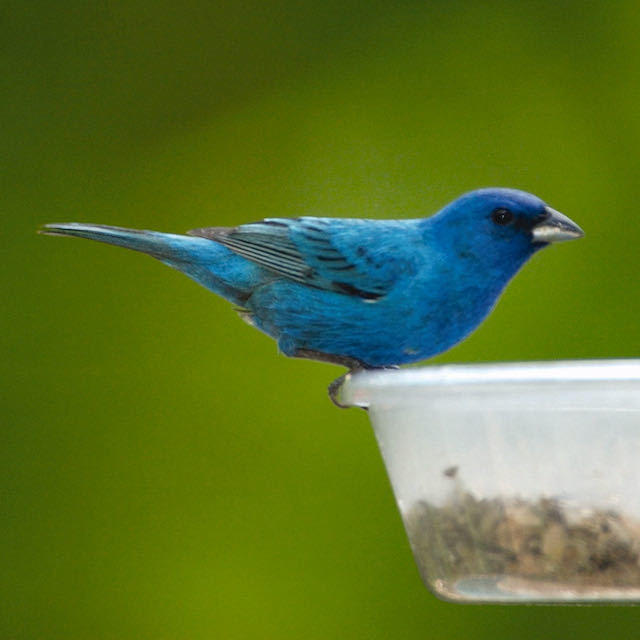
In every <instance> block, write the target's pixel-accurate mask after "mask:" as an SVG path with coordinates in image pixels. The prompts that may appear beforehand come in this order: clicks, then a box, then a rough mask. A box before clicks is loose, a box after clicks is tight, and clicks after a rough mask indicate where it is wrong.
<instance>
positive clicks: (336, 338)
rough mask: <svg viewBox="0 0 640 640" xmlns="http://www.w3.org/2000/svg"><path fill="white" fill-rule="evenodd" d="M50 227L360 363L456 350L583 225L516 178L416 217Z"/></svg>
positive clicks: (285, 338) (278, 334)
mask: <svg viewBox="0 0 640 640" xmlns="http://www.w3.org/2000/svg"><path fill="white" fill-rule="evenodd" d="M43 232H44V233H48V234H53V235H69V236H78V237H84V238H91V239H94V240H99V241H102V242H107V243H109V244H115V245H118V246H122V247H126V248H129V249H135V250H137V251H142V252H144V253H148V254H150V255H152V256H154V257H155V258H158V259H159V260H161V261H162V262H164V263H166V264H168V265H169V266H171V267H174V268H176V269H178V270H180V271H182V272H184V273H185V274H186V275H188V276H189V277H191V278H193V279H194V280H196V281H197V282H199V283H200V284H202V285H204V286H205V287H207V288H209V289H210V290H211V291H214V292H215V293H217V294H219V295H221V296H223V297H224V298H226V299H227V300H229V301H231V302H232V303H234V304H235V305H237V306H238V307H241V309H242V311H241V313H242V315H243V317H244V318H245V319H246V320H248V321H249V322H250V323H251V324H252V325H253V326H255V327H257V328H258V329H260V330H262V331H264V332H265V333H267V334H268V335H270V336H272V337H273V338H275V339H276V340H277V341H278V346H279V347H280V350H281V351H282V352H283V353H284V354H286V355H288V356H297V357H310V358H316V359H319V360H326V361H330V362H338V363H341V364H345V365H346V366H349V367H350V368H354V367H358V366H364V367H383V366H391V365H398V364H404V363H408V362H415V361H417V360H422V359H425V358H428V357H431V356H433V355H435V354H437V353H440V352H442V351H445V350H446V349H448V348H450V347H451V346H453V345H454V344H456V343H457V342H459V341H460V340H462V339H463V338H465V337H466V336H467V335H468V334H469V333H470V332H471V331H472V330H473V329H475V328H476V327H477V326H478V324H480V323H481V322H482V320H483V319H484V318H485V317H486V315H487V314H488V313H489V312H490V310H491V309H492V308H493V306H494V304H495V303H496V300H497V298H498V296H499V295H500V293H501V292H502V290H503V289H504V287H505V286H506V284H507V283H508V282H509V280H510V279H511V278H512V277H513V276H514V275H515V274H516V272H517V271H518V270H519V269H520V267H521V266H522V265H523V264H524V263H525V262H526V261H527V260H528V259H529V258H530V257H531V256H532V255H533V254H534V253H535V252H536V251H538V250H539V249H541V248H543V247H545V246H547V245H548V244H549V243H550V242H556V241H560V240H568V239H571V238H577V237H580V236H582V235H583V234H582V231H581V229H580V228H579V227H578V226H577V225H576V224H575V223H573V222H572V221H571V220H569V219H568V218H566V217H565V216H563V215H562V214H560V213H558V212H557V211H554V210H553V209H551V208H550V207H548V206H547V205H546V204H545V203H544V202H543V201H542V200H540V199H539V198H537V197H535V196H533V195H531V194H528V193H525V192H522V191H516V190H512V189H481V190H478V191H473V192H471V193H468V194H466V195H464V196H462V197H461V198H459V199H457V200H455V201H454V202H452V203H451V204H449V205H448V206H447V207H445V208H444V209H443V210H441V211H440V212H439V213H437V214H436V215H434V216H432V217H430V218H420V219H414V220H360V219H333V218H311V217H306V218H294V219H285V218H274V219H266V220H263V221H261V222H257V223H253V224H245V225H241V226H239V227H235V228H219V227H211V228H205V229H196V230H193V231H191V232H189V233H190V235H189V236H181V235H173V234H164V233H158V232H154V231H136V230H129V229H121V228H117V227H106V226H101V225H92V224H81V223H68V224H51V225H46V227H45V228H44V230H43Z"/></svg>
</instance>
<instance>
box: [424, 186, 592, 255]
mask: <svg viewBox="0 0 640 640" xmlns="http://www.w3.org/2000/svg"><path fill="white" fill-rule="evenodd" d="M430 220H431V222H432V225H433V226H432V232H433V233H435V234H436V237H437V238H438V240H439V241H440V242H443V243H445V244H447V245H448V247H449V248H450V249H453V251H454V252H458V254H459V255H460V256H461V257H466V256H469V257H471V258H473V259H474V261H478V262H480V263H485V264H487V266H489V265H491V266H492V267H494V268H495V267H498V268H499V267H500V266H501V265H502V266H504V267H507V266H515V267H517V266H520V265H521V264H522V263H523V262H524V261H525V260H526V259H527V258H529V257H530V256H531V255H532V254H533V253H535V252H536V251H537V250H539V249H541V248H543V247H546V246H547V245H548V244H549V243H552V242H562V241H565V240H572V239H575V238H581V237H582V236H583V235H584V232H583V231H582V229H581V228H580V227H579V226H578V225H577V224H576V223H575V222H573V221H572V220H570V219H569V218H567V217H566V216H565V215H563V214H561V213H560V212H559V211H556V210H555V209H552V208H551V207H549V206H548V205H547V204H546V203H545V202H543V201H542V200H541V199H540V198H538V197H537V196H534V195H532V194H530V193H526V192H525V191H518V190H516V189H502V188H490V189H478V190H477V191H471V192H469V193H467V194H465V195H463V196H461V197H460V198H458V199H457V200H454V201H453V202H452V203H451V204H449V205H448V206H446V207H445V208H444V209H442V211H440V212H439V213H438V214H436V215H435V216H434V217H433V218H431V219H430Z"/></svg>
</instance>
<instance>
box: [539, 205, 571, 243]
mask: <svg viewBox="0 0 640 640" xmlns="http://www.w3.org/2000/svg"><path fill="white" fill-rule="evenodd" d="M545 212H546V214H547V215H546V217H545V218H544V219H543V220H541V221H540V222H538V224H536V225H535V226H534V227H533V229H531V233H532V234H533V241H534V242H564V241H565V240H575V239H577V238H582V236H584V231H583V230H582V229H581V228H580V227H579V226H578V225H577V224H576V223H575V222H574V221H573V220H570V219H569V218H567V216H565V215H564V214H562V213H560V212H559V211H556V210H555V209H552V208H551V207H545Z"/></svg>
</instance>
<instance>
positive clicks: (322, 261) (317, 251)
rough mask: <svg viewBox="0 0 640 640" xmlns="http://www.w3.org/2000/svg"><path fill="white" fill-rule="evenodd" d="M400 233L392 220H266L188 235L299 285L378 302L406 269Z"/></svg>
mask: <svg viewBox="0 0 640 640" xmlns="http://www.w3.org/2000/svg"><path fill="white" fill-rule="evenodd" d="M401 231H402V229H401V228H400V227H399V226H398V223H395V222H393V221H388V222H382V221H371V220H344V219H335V218H290V219H289V218H268V219H266V220H263V221H261V222H254V223H251V224H245V225H241V226H239V227H232V228H229V227H208V228H204V229H193V230H192V231H189V234H190V235H195V236H201V237H204V238H209V239H211V240H215V241H216V242H219V243H220V244H222V245H224V246H226V247H228V248H229V249H231V250H232V251H233V252H235V253H237V254H238V255H241V256H242V257H244V258H246V259H247V260H251V261H252V262H255V263H256V264H259V265H260V266H262V267H264V268H265V269H268V270H270V271H272V272H273V273H276V274H278V275H281V276H284V277H286V278H289V279H290V280H293V281H295V282H300V283H302V284H305V285H307V286H312V287H316V288H319V289H325V290H329V291H337V292H339V293H344V294H349V295H354V296H358V297H361V298H364V299H366V300H376V299H378V298H380V297H382V296H384V295H386V294H387V293H388V291H389V290H390V288H391V287H392V286H393V284H394V282H395V281H396V279H397V275H398V273H399V272H401V271H405V272H406V270H407V266H408V265H407V262H408V259H407V256H408V255H410V252H409V251H406V250H405V251H404V252H402V251H397V250H395V249H397V248H398V247H399V246H402V244H399V243H401V242H402V238H401ZM398 232H400V233H398ZM394 239H395V241H394ZM405 248H406V247H405ZM403 255H404V257H401V256H403Z"/></svg>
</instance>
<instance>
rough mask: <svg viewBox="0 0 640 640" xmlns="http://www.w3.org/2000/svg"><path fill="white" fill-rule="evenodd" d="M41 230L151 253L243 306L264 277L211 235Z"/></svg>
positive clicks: (89, 227)
mask: <svg viewBox="0 0 640 640" xmlns="http://www.w3.org/2000/svg"><path fill="white" fill-rule="evenodd" d="M39 233H42V234H45V235H51V236H71V237H75V238H88V239H89V240H97V241H98V242H105V243H107V244H112V245H116V246H118V247H124V248H126V249H133V250H134V251H141V252H142V253H147V254H149V255H151V256H153V257H154V258H157V259H158V260H161V261H162V262H164V263H165V264H167V265H169V266H170V267H173V268H174V269H178V270H179V271H182V272H183V273H184V274H186V275H187V276H189V277H190V278H192V279H193V280H195V281H196V282H199V283H200V284H202V285H203V286H205V287H207V289H210V290H211V291H213V292H214V293H217V294H218V295H220V296H222V297H223V298H226V299H227V300H229V301H231V302H233V303H234V304H237V305H240V306H242V305H243V304H244V303H245V302H246V300H247V298H248V297H249V296H250V295H251V292H252V291H253V289H254V287H255V286H256V285H257V284H259V282H260V280H261V278H262V277H263V272H262V270H261V269H260V267H258V266H257V265H255V264H253V263H251V262H249V261H247V260H246V259H244V258H242V257H241V256H239V255H237V254H234V253H233V252H232V251H231V250H230V249H228V248H227V247H223V246H222V245H220V244H219V243H217V242H215V241H213V240H209V239H207V238H199V237H192V236H183V235H176V234H171V233H160V232H158V231H143V230H138V229H125V228H122V227H110V226H107V225H102V224H85V223H82V222H64V223H53V224H46V225H44V226H43V227H42V228H41V229H39Z"/></svg>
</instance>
